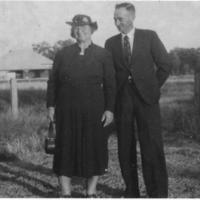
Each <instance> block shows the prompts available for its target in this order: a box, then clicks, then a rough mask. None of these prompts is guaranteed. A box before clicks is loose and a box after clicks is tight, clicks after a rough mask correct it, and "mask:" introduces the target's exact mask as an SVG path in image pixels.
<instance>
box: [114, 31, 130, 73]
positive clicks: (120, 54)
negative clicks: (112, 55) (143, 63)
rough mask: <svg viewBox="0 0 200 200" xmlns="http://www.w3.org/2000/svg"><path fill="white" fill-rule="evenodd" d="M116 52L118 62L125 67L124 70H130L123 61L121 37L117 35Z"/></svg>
mask: <svg viewBox="0 0 200 200" xmlns="http://www.w3.org/2000/svg"><path fill="white" fill-rule="evenodd" d="M116 46H117V48H116V52H117V58H118V60H119V61H120V63H121V64H122V65H123V66H125V67H126V69H128V70H130V69H129V67H128V66H127V64H126V62H125V60H124V55H123V47H122V36H121V34H119V35H118V36H117V38H116Z"/></svg>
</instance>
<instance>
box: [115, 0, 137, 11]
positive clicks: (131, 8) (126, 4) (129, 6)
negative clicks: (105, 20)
mask: <svg viewBox="0 0 200 200" xmlns="http://www.w3.org/2000/svg"><path fill="white" fill-rule="evenodd" d="M119 8H126V10H128V11H132V12H134V13H135V6H134V5H133V4H132V3H129V2H124V3H119V4H116V6H115V9H119Z"/></svg>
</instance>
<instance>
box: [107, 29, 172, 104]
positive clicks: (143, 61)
mask: <svg viewBox="0 0 200 200" xmlns="http://www.w3.org/2000/svg"><path fill="white" fill-rule="evenodd" d="M121 40H122V39H121V34H118V35H115V36H113V37H111V38H109V39H108V40H107V41H106V43H105V48H106V49H108V50H109V51H110V52H111V53H112V56H113V61H114V66H115V70H116V79H117V89H118V95H119V94H120V91H121V90H122V88H123V86H124V85H125V83H126V81H127V79H128V76H129V75H130V74H131V75H132V77H133V80H134V83H135V85H136V87H137V89H138V91H139V93H140V95H141V97H142V98H143V100H144V101H145V102H146V103H147V104H154V103H157V102H158V100H159V97H160V87H161V86H162V85H163V83H164V82H165V80H166V79H167V77H168V76H169V72H170V69H171V62H170V59H169V56H168V53H167V51H166V49H165V47H164V45H163V44H162V42H161V41H160V39H159V37H158V35H157V34H156V32H154V31H151V30H141V29H135V37H134V43H133V50H132V58H131V63H130V65H129V66H128V65H127V64H125V61H124V59H123V50H122V41H121Z"/></svg>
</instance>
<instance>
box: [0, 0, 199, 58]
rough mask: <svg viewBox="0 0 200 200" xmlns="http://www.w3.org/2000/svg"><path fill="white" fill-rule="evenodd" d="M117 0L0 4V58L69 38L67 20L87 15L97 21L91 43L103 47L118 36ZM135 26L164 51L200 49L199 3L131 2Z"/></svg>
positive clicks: (3, 2)
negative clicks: (150, 34) (147, 31)
mask: <svg viewBox="0 0 200 200" xmlns="http://www.w3.org/2000/svg"><path fill="white" fill-rule="evenodd" d="M116 3H119V1H73V2H72V1H57V2H56V1H49V2H47V1H14V2H10V1H0V56H1V55H2V54H5V53H6V52H8V51H9V50H11V49H21V48H31V47H32V44H34V43H38V42H42V41H46V42H48V43H50V44H51V45H53V44H54V43H55V42H56V41H58V40H66V39H69V38H70V26H69V25H67V24H65V22H66V21H71V20H72V18H73V16H74V15H76V14H87V15H89V16H90V17H91V18H92V20H93V21H97V23H98V30H97V31H96V32H95V33H94V35H93V42H94V43H96V44H98V45H100V46H104V42H105V40H106V39H107V38H109V37H111V36H112V35H115V34H117V33H118V30H117V29H116V27H115V25H114V21H113V12H114V7H115V4H116ZM132 3H133V4H134V5H135V7H136V19H135V22H134V24H135V27H136V28H142V29H152V30H155V31H156V32H157V34H158V35H159V37H160V39H161V40H162V42H163V43H164V45H165V47H166V48H167V50H168V51H169V50H171V49H173V48H175V47H182V48H198V47H200V1H132Z"/></svg>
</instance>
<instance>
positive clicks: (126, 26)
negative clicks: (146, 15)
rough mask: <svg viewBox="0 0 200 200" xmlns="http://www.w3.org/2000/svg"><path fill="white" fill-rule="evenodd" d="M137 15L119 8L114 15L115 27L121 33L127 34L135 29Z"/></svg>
mask: <svg viewBox="0 0 200 200" xmlns="http://www.w3.org/2000/svg"><path fill="white" fill-rule="evenodd" d="M134 19H135V13H133V12H131V11H128V10H127V9H126V8H123V7H122V8H117V9H115V13H114V20H115V25H116V27H117V28H118V30H119V31H120V32H121V33H124V34H127V33H128V32H129V31H130V30H131V29H132V27H133V21H134Z"/></svg>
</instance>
